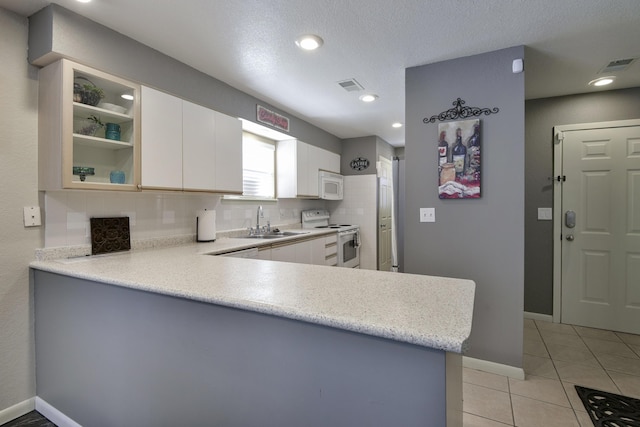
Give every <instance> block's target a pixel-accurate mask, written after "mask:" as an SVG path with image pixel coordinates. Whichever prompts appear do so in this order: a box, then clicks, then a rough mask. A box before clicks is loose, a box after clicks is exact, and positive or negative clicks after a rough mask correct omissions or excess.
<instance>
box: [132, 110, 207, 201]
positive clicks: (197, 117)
mask: <svg viewBox="0 0 640 427" xmlns="http://www.w3.org/2000/svg"><path fill="white" fill-rule="evenodd" d="M182 126H183V127H182V163H183V171H182V186H183V188H184V189H185V190H199V191H206V190H209V189H212V188H214V187H216V171H215V170H216V167H215V166H216V156H217V153H216V112H215V111H213V110H210V109H209V108H205V107H202V106H200V105H196V104H193V103H191V102H187V101H183V103H182ZM143 176H144V175H143Z"/></svg>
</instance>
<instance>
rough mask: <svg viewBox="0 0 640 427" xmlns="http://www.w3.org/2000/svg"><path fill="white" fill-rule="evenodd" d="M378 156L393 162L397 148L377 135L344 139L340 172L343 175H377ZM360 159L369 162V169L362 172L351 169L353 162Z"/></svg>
mask: <svg viewBox="0 0 640 427" xmlns="http://www.w3.org/2000/svg"><path fill="white" fill-rule="evenodd" d="M378 156H383V157H386V158H387V159H389V160H391V159H393V157H394V156H395V148H394V147H393V146H392V145H391V144H389V143H388V142H387V141H385V140H384V139H382V138H380V137H378V136H375V135H372V136H363V137H360V138H348V139H343V140H342V156H341V157H340V171H341V172H342V174H343V175H375V174H376V162H377V161H378ZM358 157H362V158H364V159H368V160H369V167H368V168H367V169H365V170H361V171H357V170H354V169H351V166H350V164H351V161H352V160H353V159H357V158H358Z"/></svg>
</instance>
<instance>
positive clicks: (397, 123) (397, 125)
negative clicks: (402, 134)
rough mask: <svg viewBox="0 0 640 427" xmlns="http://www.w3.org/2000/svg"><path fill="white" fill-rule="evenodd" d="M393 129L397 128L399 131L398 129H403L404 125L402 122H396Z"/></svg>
mask: <svg viewBox="0 0 640 427" xmlns="http://www.w3.org/2000/svg"><path fill="white" fill-rule="evenodd" d="M391 127H393V128H396V129H397V128H401V127H402V123H400V122H395V123H394V124H392V125H391Z"/></svg>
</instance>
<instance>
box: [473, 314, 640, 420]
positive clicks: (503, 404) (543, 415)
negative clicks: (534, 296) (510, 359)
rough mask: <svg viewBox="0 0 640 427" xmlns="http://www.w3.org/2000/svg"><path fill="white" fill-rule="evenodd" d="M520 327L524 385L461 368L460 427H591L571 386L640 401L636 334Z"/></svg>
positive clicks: (531, 324) (531, 325)
mask: <svg viewBox="0 0 640 427" xmlns="http://www.w3.org/2000/svg"><path fill="white" fill-rule="evenodd" d="M524 326H525V327H524V355H523V365H524V372H525V379H524V381H522V380H516V379H513V378H508V377H505V376H501V375H495V374H490V373H486V372H482V371H478V370H474V369H469V368H463V369H464V371H463V399H464V402H463V409H464V427H505V426H517V427H553V426H562V427H593V424H592V423H591V420H590V419H589V416H588V415H587V412H586V411H585V409H584V406H583V405H582V402H581V401H580V398H579V397H578V395H577V394H576V391H575V388H574V385H581V386H584V387H589V388H594V389H598V390H604V391H609V392H612V393H616V394H622V395H625V396H630V397H635V398H637V399H640V335H630V334H623V333H619V332H611V331H605V330H600V329H591V328H584V327H580V326H571V325H563V324H558V323H550V322H543V321H539V320H535V321H534V320H530V319H525V322H524Z"/></svg>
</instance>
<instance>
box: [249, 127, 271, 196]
mask: <svg viewBox="0 0 640 427" xmlns="http://www.w3.org/2000/svg"><path fill="white" fill-rule="evenodd" d="M275 151H276V146H275V142H274V141H272V140H269V139H266V138H263V137H261V136H258V135H254V134H252V133H248V132H244V133H243V136H242V195H243V196H244V197H255V198H267V199H273V198H275V193H276V192H275Z"/></svg>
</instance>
